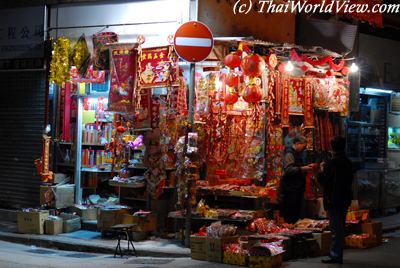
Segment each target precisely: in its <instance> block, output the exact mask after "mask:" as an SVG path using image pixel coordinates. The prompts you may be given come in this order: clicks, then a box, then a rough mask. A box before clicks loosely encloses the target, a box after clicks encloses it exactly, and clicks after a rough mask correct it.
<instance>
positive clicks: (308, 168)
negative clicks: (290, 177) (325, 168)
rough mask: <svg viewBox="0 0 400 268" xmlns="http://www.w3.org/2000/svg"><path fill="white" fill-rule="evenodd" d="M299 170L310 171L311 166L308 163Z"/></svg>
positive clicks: (311, 169)
mask: <svg viewBox="0 0 400 268" xmlns="http://www.w3.org/2000/svg"><path fill="white" fill-rule="evenodd" d="M301 170H302V171H304V172H312V171H313V168H312V167H311V166H310V165H308V166H303V167H301Z"/></svg>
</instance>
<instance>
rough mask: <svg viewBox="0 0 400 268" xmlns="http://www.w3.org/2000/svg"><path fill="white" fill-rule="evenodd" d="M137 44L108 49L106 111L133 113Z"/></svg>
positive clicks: (117, 45)
mask: <svg viewBox="0 0 400 268" xmlns="http://www.w3.org/2000/svg"><path fill="white" fill-rule="evenodd" d="M136 47H137V44H136V43H134V44H116V45H111V48H110V93H109V105H108V110H109V111H113V112H123V113H124V112H133V111H134V106H133V103H132V98H133V89H134V84H135V81H136V60H137V54H136V50H135V48H136Z"/></svg>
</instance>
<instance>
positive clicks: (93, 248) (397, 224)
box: [0, 214, 400, 267]
mask: <svg viewBox="0 0 400 268" xmlns="http://www.w3.org/2000/svg"><path fill="white" fill-rule="evenodd" d="M2 219H3V221H2V220H0V240H3V241H8V242H13V243H20V244H26V245H33V246H37V247H46V248H57V249H60V250H71V251H80V252H93V253H104V254H113V252H114V249H115V246H116V244H117V241H116V240H115V239H105V238H102V237H101V235H100V233H99V232H92V231H86V230H80V231H77V232H73V233H67V234H60V235H32V234H19V233H17V228H16V222H15V221H12V217H8V218H7V217H6V218H4V217H3V218H2ZM4 219H6V220H8V221H4ZM377 220H379V221H382V223H383V228H384V230H386V231H393V230H396V229H400V214H395V215H392V216H388V217H381V218H377ZM134 245H135V247H136V250H137V252H138V255H139V256H149V257H174V258H181V257H190V249H188V248H185V247H184V246H183V245H182V244H181V243H180V241H172V240H166V239H159V238H151V239H149V240H146V241H142V242H135V243H134ZM122 247H123V248H126V247H127V243H126V241H125V240H124V241H122ZM399 267H400V264H399Z"/></svg>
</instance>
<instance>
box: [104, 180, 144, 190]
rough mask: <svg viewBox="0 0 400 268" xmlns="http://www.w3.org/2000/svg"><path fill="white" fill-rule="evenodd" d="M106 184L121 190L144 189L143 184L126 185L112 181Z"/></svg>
mask: <svg viewBox="0 0 400 268" xmlns="http://www.w3.org/2000/svg"><path fill="white" fill-rule="evenodd" d="M108 184H109V185H110V186H117V187H121V188H136V189H137V188H144V187H145V183H144V182H136V183H126V182H119V181H114V180H109V181H108Z"/></svg>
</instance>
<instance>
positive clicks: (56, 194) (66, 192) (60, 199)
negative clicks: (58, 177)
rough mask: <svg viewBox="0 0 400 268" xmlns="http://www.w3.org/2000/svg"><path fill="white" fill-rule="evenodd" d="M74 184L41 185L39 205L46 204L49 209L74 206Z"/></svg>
mask: <svg viewBox="0 0 400 268" xmlns="http://www.w3.org/2000/svg"><path fill="white" fill-rule="evenodd" d="M74 194H75V185H74V184H63V185H53V186H48V185H41V186H40V204H41V205H44V204H48V205H49V207H51V208H57V209H60V208H67V207H71V206H73V205H74Z"/></svg>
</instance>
